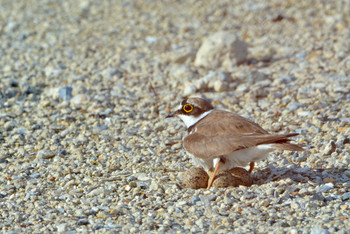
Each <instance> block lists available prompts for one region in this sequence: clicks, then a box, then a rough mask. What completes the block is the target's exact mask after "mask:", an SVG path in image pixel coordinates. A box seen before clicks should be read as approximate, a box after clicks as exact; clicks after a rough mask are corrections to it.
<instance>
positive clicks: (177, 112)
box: [165, 110, 179, 118]
mask: <svg viewBox="0 0 350 234" xmlns="http://www.w3.org/2000/svg"><path fill="white" fill-rule="evenodd" d="M178 114H179V111H178V110H177V111H175V112H173V113H170V114H168V115H167V116H166V117H165V118H172V117H176V116H177V115H178Z"/></svg>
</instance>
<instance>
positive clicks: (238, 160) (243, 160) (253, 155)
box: [189, 145, 273, 171]
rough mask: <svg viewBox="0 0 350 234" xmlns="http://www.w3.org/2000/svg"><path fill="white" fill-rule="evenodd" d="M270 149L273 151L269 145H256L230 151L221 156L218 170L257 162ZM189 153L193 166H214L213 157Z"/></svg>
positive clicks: (265, 155)
mask: <svg viewBox="0 0 350 234" xmlns="http://www.w3.org/2000/svg"><path fill="white" fill-rule="evenodd" d="M271 151H273V148H272V147H271V145H258V146H256V147H253V148H249V149H244V150H239V151H235V152H232V153H231V154H229V155H225V156H222V157H224V158H225V160H223V161H224V162H220V168H219V170H230V169H232V168H234V167H245V166H247V165H248V164H249V163H250V162H257V161H260V160H263V159H265V158H266V157H267V155H268V153H270V152H271ZM189 155H190V156H191V157H192V160H193V164H194V165H195V166H198V167H202V168H203V169H204V170H206V171H209V170H210V169H212V168H214V163H213V159H214V158H210V159H203V158H196V157H194V156H193V155H191V154H189Z"/></svg>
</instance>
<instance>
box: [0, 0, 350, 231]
mask: <svg viewBox="0 0 350 234" xmlns="http://www.w3.org/2000/svg"><path fill="white" fill-rule="evenodd" d="M78 2H79V3H78ZM349 12H350V2H349V1H348V0H343V1H341V0H339V1H327V0H321V1H310V0H307V1H300V2H298V1H292V0H289V1H279V0H272V1H250V0H249V1H246V0H239V1H234V4H233V3H232V1H229V0H226V1H205V3H203V2H202V1H151V0H146V1H111V0H106V1H92V0H83V1H49V0H40V1H34V0H32V1H24V0H23V1H22V0H20V1H12V0H2V1H1V7H0V230H1V231H2V232H12V233H17V232H27V233H30V232H35V233H39V232H40V233H41V232H46V233H48V232H69V231H73V232H69V233H74V232H102V233H103V232H179V233H184V232H209V233H227V232H235V233H246V232H256V233H267V232H270V233H271V232H276V233H282V232H287V233H337V232H338V233H346V232H349V230H350V214H349V213H350V168H349V162H350V153H349V151H350V138H349V137H350V127H349V126H350V40H349V38H350V28H349V25H350V14H349ZM220 31H229V32H233V33H234V34H235V35H236V36H237V38H240V40H241V42H244V43H246V45H247V49H248V50H247V54H246V58H245V61H244V62H243V63H241V64H239V65H234V64H227V61H230V60H227V58H226V60H225V61H226V62H223V63H222V64H221V63H220V62H218V63H214V61H213V65H212V66H211V67H206V66H203V67H199V66H195V63H194V62H195V60H196V53H197V51H198V50H199V48H200V47H201V44H202V42H203V41H204V40H206V38H209V37H210V36H211V35H213V34H215V33H216V32H220ZM222 48H224V47H222ZM225 48H226V47H225ZM230 51H231V52H232V53H240V52H239V51H237V50H235V48H232V50H231V49H230ZM221 52H222V51H221ZM201 56H203V55H201ZM204 56H205V55H204ZM221 56H226V54H225V53H221ZM242 56H245V54H243V55H242ZM232 58H233V57H232ZM190 94H201V95H205V96H206V97H208V98H211V99H212V100H213V104H214V105H216V106H217V107H218V108H223V109H227V110H231V111H235V112H237V113H239V114H241V115H244V116H247V117H249V118H251V119H252V120H254V121H256V122H257V123H259V124H260V125H261V126H262V127H264V128H265V129H267V130H269V131H271V132H298V133H300V136H298V137H295V138H294V139H295V142H296V143H298V144H304V145H305V149H306V150H305V152H302V153H289V152H278V151H276V152H274V153H272V154H270V156H269V157H268V159H267V160H265V161H263V162H259V163H258V164H257V165H256V170H255V171H254V175H253V179H254V184H253V185H252V186H251V187H244V186H240V187H237V188H235V187H231V188H222V189H216V188H212V189H210V190H206V189H198V190H194V189H187V188H184V187H183V186H182V174H183V173H184V172H185V171H186V170H187V169H189V168H191V167H192V164H191V161H190V158H189V157H188V156H187V155H186V154H185V151H184V150H183V148H182V146H181V138H182V136H183V135H184V134H185V128H184V126H183V125H182V123H181V122H180V121H177V120H168V119H166V120H165V119H164V117H165V116H166V114H167V113H168V112H169V111H170V110H173V109H174V108H175V107H177V106H178V103H179V102H180V101H181V99H182V98H183V96H184V95H190Z"/></svg>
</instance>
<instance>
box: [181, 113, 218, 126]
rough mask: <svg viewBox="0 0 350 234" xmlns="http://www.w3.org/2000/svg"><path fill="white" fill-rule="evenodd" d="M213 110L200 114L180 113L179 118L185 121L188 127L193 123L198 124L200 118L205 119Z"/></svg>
mask: <svg viewBox="0 0 350 234" xmlns="http://www.w3.org/2000/svg"><path fill="white" fill-rule="evenodd" d="M212 111H213V110H210V111H207V112H204V113H203V114H201V115H200V116H197V117H196V116H192V115H179V118H180V119H181V120H182V121H183V122H184V123H185V125H186V127H187V128H189V127H191V126H192V125H194V124H196V123H197V122H198V121H199V120H201V119H203V118H204V117H205V116H207V115H209V114H210V113H211V112H212Z"/></svg>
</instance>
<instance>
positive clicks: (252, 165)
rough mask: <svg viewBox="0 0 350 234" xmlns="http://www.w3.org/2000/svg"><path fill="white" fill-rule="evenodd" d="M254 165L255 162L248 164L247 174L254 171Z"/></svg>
mask: <svg viewBox="0 0 350 234" xmlns="http://www.w3.org/2000/svg"><path fill="white" fill-rule="evenodd" d="M254 165H255V162H250V164H249V174H250V173H252V171H253V169H254Z"/></svg>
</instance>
